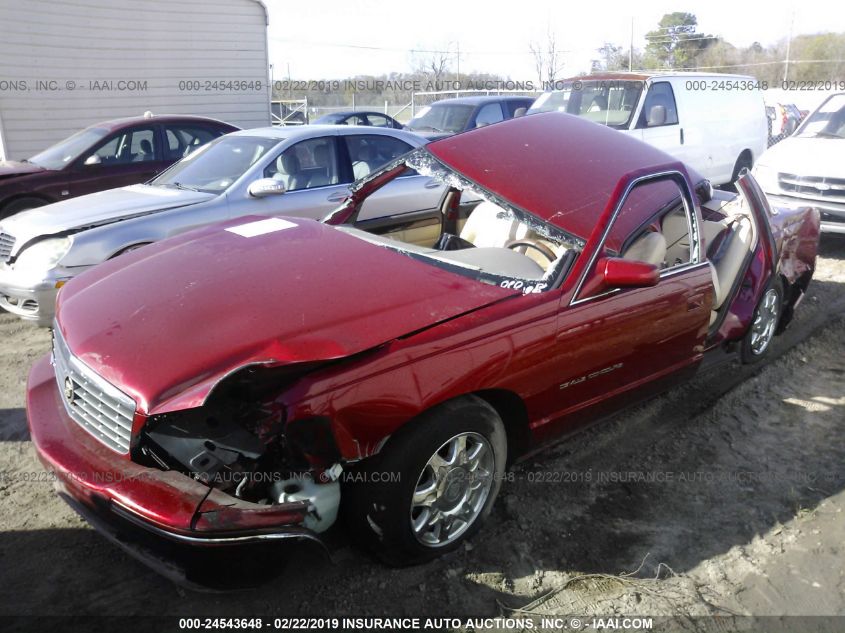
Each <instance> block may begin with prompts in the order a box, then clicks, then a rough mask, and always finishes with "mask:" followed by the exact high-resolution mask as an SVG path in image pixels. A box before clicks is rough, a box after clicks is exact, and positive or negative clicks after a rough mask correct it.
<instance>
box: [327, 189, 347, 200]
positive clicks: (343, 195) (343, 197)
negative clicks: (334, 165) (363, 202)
mask: <svg viewBox="0 0 845 633" xmlns="http://www.w3.org/2000/svg"><path fill="white" fill-rule="evenodd" d="M346 196H347V194H346V193H345V192H343V191H336V192H334V193H333V194H331V195H330V196H329V197H328V198H326V200H327V201H328V202H343V201H344V200H346Z"/></svg>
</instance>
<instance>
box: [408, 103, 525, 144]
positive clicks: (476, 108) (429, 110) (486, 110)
mask: <svg viewBox="0 0 845 633" xmlns="http://www.w3.org/2000/svg"><path fill="white" fill-rule="evenodd" d="M532 103H534V98H533V97H506V96H501V95H496V96H484V97H460V98H457V99H443V100H442V101H435V102H434V103H432V104H431V105H430V106H425V107H423V108H421V109H420V110H419V112H417V113H416V114H415V115H414V118H413V119H411V120H410V121H409V122H408V125H406V126H405V129H406V130H410V131H411V132H416V133H417V134H419V135H420V136H424V137H425V138H427V139H429V140H434V139H438V138H443V137H444V136H449V135H451V134H457V133H458V132H464V131H466V130H472V129H474V128H477V127H484V126H485V125H490V124H491V123H498V122H499V121H504V120H506V119H512V118H514V117H517V116H521V115H523V114H525V113H526V112H527V110H528V108H530V107H531V104H532Z"/></svg>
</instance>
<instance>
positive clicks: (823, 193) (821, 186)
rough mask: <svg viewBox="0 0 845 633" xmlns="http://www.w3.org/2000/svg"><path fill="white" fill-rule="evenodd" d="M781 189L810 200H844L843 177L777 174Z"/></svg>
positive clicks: (844, 185)
mask: <svg viewBox="0 0 845 633" xmlns="http://www.w3.org/2000/svg"><path fill="white" fill-rule="evenodd" d="M778 185H780V188H781V191H784V192H786V193H790V194H793V195H795V196H799V197H801V198H808V199H810V200H830V201H832V202H837V201H838V202H845V178H822V177H817V176H796V175H795V174H778Z"/></svg>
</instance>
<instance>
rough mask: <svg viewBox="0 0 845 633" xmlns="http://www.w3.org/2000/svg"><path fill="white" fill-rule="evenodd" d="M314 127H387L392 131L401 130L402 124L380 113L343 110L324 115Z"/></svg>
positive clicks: (315, 122)
mask: <svg viewBox="0 0 845 633" xmlns="http://www.w3.org/2000/svg"><path fill="white" fill-rule="evenodd" d="M313 123H314V124H315V125H365V126H371V127H389V128H393V129H394V130H401V129H402V124H401V123H399V121H397V120H396V119H394V118H393V117H392V116H387V115H386V114H384V113H382V112H358V111H355V110H343V111H341V112H332V113H331V114H324V115H323V116H321V117H320V118H319V119H317V120H316V121H313Z"/></svg>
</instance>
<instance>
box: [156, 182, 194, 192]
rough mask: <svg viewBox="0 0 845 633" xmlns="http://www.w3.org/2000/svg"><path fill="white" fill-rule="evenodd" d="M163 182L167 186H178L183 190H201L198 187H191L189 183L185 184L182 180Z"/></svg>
mask: <svg viewBox="0 0 845 633" xmlns="http://www.w3.org/2000/svg"><path fill="white" fill-rule="evenodd" d="M162 184H163V185H165V186H168V187H176V188H177V189H181V190H182V191H197V192H199V189H197V188H196V187H189V186H188V185H183V184H182V183H181V182H165V183H162Z"/></svg>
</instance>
